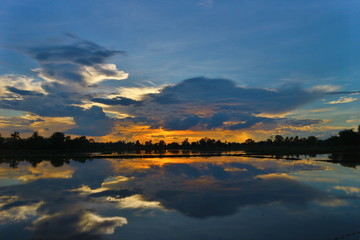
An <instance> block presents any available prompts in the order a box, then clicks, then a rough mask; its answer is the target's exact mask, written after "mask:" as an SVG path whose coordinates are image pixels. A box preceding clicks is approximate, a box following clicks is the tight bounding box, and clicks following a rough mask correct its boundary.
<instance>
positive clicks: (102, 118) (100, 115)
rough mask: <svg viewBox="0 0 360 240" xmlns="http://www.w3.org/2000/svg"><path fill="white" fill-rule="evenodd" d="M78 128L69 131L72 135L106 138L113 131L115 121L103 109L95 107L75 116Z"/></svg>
mask: <svg viewBox="0 0 360 240" xmlns="http://www.w3.org/2000/svg"><path fill="white" fill-rule="evenodd" d="M73 117H74V121H75V123H76V125H77V126H78V127H77V128H73V129H70V130H68V131H67V133H70V134H76V135H90V136H104V135H106V134H109V133H110V132H111V131H112V128H113V126H114V120H112V119H111V118H109V117H108V116H106V115H105V113H104V112H103V110H102V108H100V107H96V106H93V107H91V108H90V109H87V110H82V111H81V113H78V114H76V115H73Z"/></svg>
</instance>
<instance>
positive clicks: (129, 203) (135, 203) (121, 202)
mask: <svg viewBox="0 0 360 240" xmlns="http://www.w3.org/2000/svg"><path fill="white" fill-rule="evenodd" d="M107 200H108V201H110V202H116V203H117V204H118V207H119V208H130V209H142V208H162V206H161V203H160V202H157V201H145V200H144V198H143V197H142V196H141V195H140V194H135V195H132V196H130V197H125V198H121V199H117V198H113V197H108V198H107Z"/></svg>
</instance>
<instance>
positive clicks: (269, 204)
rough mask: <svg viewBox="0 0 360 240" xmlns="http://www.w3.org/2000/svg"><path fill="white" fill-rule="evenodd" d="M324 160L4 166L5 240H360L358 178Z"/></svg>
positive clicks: (0, 193) (0, 210)
mask: <svg viewBox="0 0 360 240" xmlns="http://www.w3.org/2000/svg"><path fill="white" fill-rule="evenodd" d="M318 159H326V156H319V157H315V158H305V157H304V158H303V160H299V161H289V160H276V159H259V158H249V157H226V156H223V157H208V158H202V157H193V158H148V159H93V160H87V161H85V162H77V161H68V162H67V163H63V162H62V161H59V160H53V161H52V162H50V161H37V162H38V163H35V162H34V161H32V163H30V162H26V161H23V162H20V163H19V164H18V165H16V164H9V163H1V164H0V239H1V240H8V239H9V240H17V239H19V240H27V239H31V240H35V239H36V240H40V239H43V240H53V239H54V240H55V239H56V240H65V239H66V240H70V239H74V240H75V239H77V240H78V239H84V240H90V239H91V240H99V239H116V240H121V239H129V240H138V239H139V240H140V239H156V240H162V239H164V240H171V239H181V240H183V239H190V240H192V239H194V240H198V239H209V240H213V239H214V240H215V239H217V240H219V239H221V240H226V239H236V240H239V239H244V240H251V239H254V240H262V239H276V240H282V239H283V240H289V239H292V240H294V239H299V240H300V239H301V240H310V239H314V240H322V239H329V240H330V239H348V240H350V239H360V234H357V233H358V232H360V201H359V199H360V177H359V169H358V168H356V166H355V167H344V166H341V165H339V164H333V163H328V162H320V161H315V160H318ZM35 165H36V166H35ZM11 166H12V167H16V168H12V167H11Z"/></svg>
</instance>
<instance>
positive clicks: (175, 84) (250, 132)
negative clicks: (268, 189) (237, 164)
mask: <svg viewBox="0 0 360 240" xmlns="http://www.w3.org/2000/svg"><path fill="white" fill-rule="evenodd" d="M65 2H66V4H65V3H64V1H58V2H57V1H53V2H48V1H32V0H29V1H16V0H15V1H11V0H5V1H4V3H3V4H2V6H1V7H0V28H1V29H3V33H4V34H3V35H2V36H1V37H0V96H1V99H0V133H1V134H2V136H5V135H6V136H7V135H10V134H11V133H12V132H15V131H17V132H19V133H20V135H21V136H24V137H28V136H30V135H31V134H32V132H34V131H38V132H39V134H41V135H43V136H45V137H48V136H50V135H51V134H52V133H53V132H64V133H65V134H66V135H70V136H73V137H75V136H82V135H84V136H86V137H88V138H94V139H95V140H96V141H99V142H108V141H118V140H124V141H136V140H139V141H141V142H145V141H148V140H152V141H153V142H158V141H160V140H164V141H165V142H181V141H183V140H184V139H186V138H188V139H189V141H195V140H196V139H200V138H203V137H209V138H212V139H219V140H221V141H234V142H244V141H245V140H246V139H249V138H250V139H254V140H256V141H261V140H265V139H266V138H269V137H270V136H275V135H282V136H284V137H285V136H299V137H307V136H316V137H318V138H320V139H326V138H328V137H330V136H333V135H336V134H337V132H339V131H341V130H344V129H357V127H358V125H360V111H359V95H360V82H359V81H358V78H359V70H358V67H359V65H360V59H359V54H358V52H359V47H358V43H359V40H360V33H359V32H358V31H356V29H357V26H358V24H359V23H360V17H359V16H360V14H359V11H360V3H359V2H356V1H346V2H338V1H326V2H324V1H320V0H315V1H302V2H301V3H300V2H296V3H294V2H288V1H285V0H278V1H276V4H274V3H269V2H267V1H265V0H257V1H251V2H250V1H233V0H232V1H226V2H220V1H217V0H191V1H190V0H188V1H182V2H171V3H169V2H168V1H165V0H159V1H156V3H149V2H147V1H143V0H139V1H136V2H134V1H128V0H124V1H120V2H119V1H112V0H111V1H106V3H103V2H102V1H92V2H91V4H88V3H87V2H86V1H84V0H80V1H76V2H71V1H65ZM116 139H117V140H116Z"/></svg>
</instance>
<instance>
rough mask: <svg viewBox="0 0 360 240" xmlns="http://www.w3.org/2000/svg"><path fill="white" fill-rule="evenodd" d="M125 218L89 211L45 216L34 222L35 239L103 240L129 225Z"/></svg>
mask: <svg viewBox="0 0 360 240" xmlns="http://www.w3.org/2000/svg"><path fill="white" fill-rule="evenodd" d="M127 223H128V221H127V219H126V218H124V217H102V216H99V215H97V214H94V213H91V212H89V211H82V210H80V211H77V212H71V213H69V212H65V213H57V214H53V215H45V216H43V217H41V218H39V219H37V220H35V221H33V223H32V226H31V227H30V229H32V230H34V238H33V239H44V240H45V239H59V240H60V239H61V240H65V239H84V240H90V239H102V237H101V235H103V234H113V233H114V231H115V229H116V228H117V227H121V226H123V225H124V224H127Z"/></svg>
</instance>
